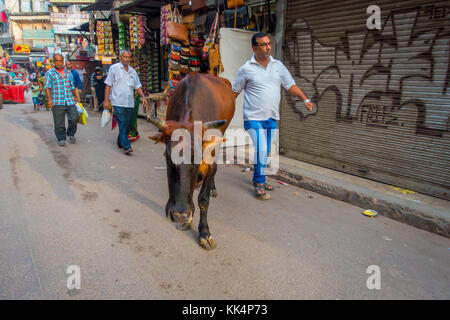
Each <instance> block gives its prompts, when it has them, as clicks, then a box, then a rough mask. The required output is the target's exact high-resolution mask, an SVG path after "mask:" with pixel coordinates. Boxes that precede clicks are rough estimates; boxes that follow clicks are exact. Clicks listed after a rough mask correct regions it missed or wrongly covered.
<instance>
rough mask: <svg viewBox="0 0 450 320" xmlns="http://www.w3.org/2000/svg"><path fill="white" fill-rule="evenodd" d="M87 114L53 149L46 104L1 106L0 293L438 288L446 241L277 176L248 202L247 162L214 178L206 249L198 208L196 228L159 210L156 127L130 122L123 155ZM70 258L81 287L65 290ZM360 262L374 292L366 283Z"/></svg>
mask: <svg viewBox="0 0 450 320" xmlns="http://www.w3.org/2000/svg"><path fill="white" fill-rule="evenodd" d="M88 121H89V122H88V125H87V126H79V127H78V132H77V135H76V136H77V139H78V142H77V143H76V144H75V145H71V144H68V145H66V146H65V147H59V146H57V144H56V139H55V137H54V134H53V120H52V116H51V113H50V112H46V111H40V112H37V113H34V112H32V106H31V105H30V104H28V105H14V104H5V106H4V109H3V110H0V137H1V138H0V163H1V166H0V181H1V187H0V298H1V299H332V300H335V299H449V298H450V239H447V238H444V237H441V236H438V235H436V234H432V233H429V232H426V231H423V230H419V229H416V228H414V227H411V226H408V225H405V224H402V223H399V222H397V221H394V220H391V219H389V218H385V217H382V216H378V217H376V218H368V217H365V216H363V215H362V214H361V211H362V210H363V209H367V208H358V207H355V206H352V205H349V204H347V203H344V202H340V201H336V200H333V199H330V198H327V197H324V196H321V195H318V194H315V193H312V192H309V191H306V190H303V189H299V188H297V187H293V186H282V185H280V184H277V183H276V182H275V181H272V182H273V183H274V185H276V187H277V188H276V190H275V191H274V192H273V193H272V197H273V198H272V199H271V200H269V201H265V202H264V201H259V200H256V199H255V198H254V196H253V193H252V187H251V183H250V181H251V172H243V170H242V168H241V167H238V166H233V165H222V166H220V168H219V170H218V173H217V175H216V186H217V190H218V194H219V197H218V198H217V199H212V200H211V203H210V208H209V215H208V222H209V226H210V230H211V232H212V233H213V235H214V237H215V239H216V241H217V248H216V249H215V250H212V251H205V250H203V249H201V248H200V247H199V245H198V244H197V225H198V220H199V210H198V207H197V209H196V212H195V216H194V223H193V224H194V226H195V229H194V230H189V231H185V232H181V231H178V230H176V228H175V225H174V224H173V223H171V222H169V221H168V220H167V219H166V217H165V213H164V207H165V203H166V201H167V198H168V192H167V183H166V172H165V170H162V169H161V168H160V167H165V160H164V158H163V146H162V145H160V144H159V145H155V144H153V142H152V141H151V140H149V139H147V137H148V136H149V135H151V134H152V133H154V132H155V131H156V129H155V128H154V127H153V126H152V125H151V124H149V123H147V122H146V121H144V120H142V119H139V131H140V133H141V136H142V139H141V140H140V141H138V142H136V143H134V145H133V148H134V150H135V151H134V154H133V155H132V156H131V157H130V156H126V155H124V154H123V153H122V152H121V151H120V150H118V149H117V148H116V147H115V141H116V137H117V133H118V131H117V129H115V130H114V131H113V132H111V129H110V128H101V127H100V116H99V115H94V114H91V115H90V118H89V119H88ZM197 195H198V192H197V191H196V192H195V194H194V197H195V199H196V197H197ZM73 265H75V266H78V267H79V268H80V274H81V279H80V289H79V290H77V289H75V290H69V289H68V286H67V283H68V278H69V277H71V276H72V275H71V274H69V273H67V269H68V267H69V266H73ZM372 265H375V266H378V267H379V271H380V273H379V274H380V278H379V279H380V282H379V284H380V289H368V287H367V280H368V278H369V277H371V276H375V275H376V274H372V273H370V274H368V273H367V269H368V267H369V266H372ZM71 279H72V278H71ZM369 282H370V283H376V282H372V281H369Z"/></svg>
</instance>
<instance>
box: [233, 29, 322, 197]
mask: <svg viewBox="0 0 450 320" xmlns="http://www.w3.org/2000/svg"><path fill="white" fill-rule="evenodd" d="M252 48H253V52H254V53H255V54H254V55H253V57H252V58H251V59H250V60H248V61H247V62H246V63H245V64H244V65H243V66H242V67H241V68H240V69H239V70H238V73H237V75H236V80H235V81H234V83H233V91H234V94H235V96H236V98H237V96H238V95H239V94H240V93H241V91H242V90H244V106H243V109H244V128H245V130H246V131H247V132H248V134H249V135H250V137H251V138H252V141H253V144H254V145H255V154H256V161H255V172H254V174H253V185H254V187H255V195H256V198H258V199H260V200H267V199H270V198H271V196H270V194H269V193H267V192H266V190H269V191H270V190H273V186H272V185H270V184H268V183H266V176H265V173H264V171H265V168H266V166H267V162H268V157H269V154H270V147H271V144H272V138H273V135H274V133H275V132H274V131H272V130H276V129H277V120H280V113H279V107H280V100H281V92H280V91H281V90H280V87H281V86H282V87H283V88H284V89H285V90H286V91H288V92H289V93H291V94H293V95H295V96H297V97H299V98H300V99H302V101H303V102H304V103H305V106H306V108H308V109H309V110H312V109H313V108H314V104H313V103H312V102H311V100H309V99H308V98H307V97H306V95H305V94H304V93H303V91H302V90H301V89H300V88H299V87H298V86H297V85H296V84H295V80H294V79H293V78H292V76H291V74H290V73H289V71H288V70H287V68H286V67H285V66H284V64H283V63H282V62H281V61H279V60H276V59H274V58H272V56H271V53H272V46H271V43H270V37H269V35H268V34H266V33H257V34H255V35H254V36H253V38H252Z"/></svg>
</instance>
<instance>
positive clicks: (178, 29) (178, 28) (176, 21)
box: [166, 7, 189, 43]
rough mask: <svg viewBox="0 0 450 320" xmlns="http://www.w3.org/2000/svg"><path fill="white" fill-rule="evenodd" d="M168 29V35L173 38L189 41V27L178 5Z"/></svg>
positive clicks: (167, 26)
mask: <svg viewBox="0 0 450 320" xmlns="http://www.w3.org/2000/svg"><path fill="white" fill-rule="evenodd" d="M166 31H167V36H168V37H169V38H171V39H173V40H176V41H181V42H183V43H188V42H189V35H188V28H187V26H186V25H185V24H184V23H183V17H182V16H181V14H180V12H179V11H178V8H177V7H175V9H174V11H173V15H172V19H171V20H170V21H169V22H167V25H166Z"/></svg>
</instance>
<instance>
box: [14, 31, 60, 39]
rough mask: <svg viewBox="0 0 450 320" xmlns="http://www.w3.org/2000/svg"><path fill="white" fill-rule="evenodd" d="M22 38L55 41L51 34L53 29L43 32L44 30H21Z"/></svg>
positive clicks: (53, 35)
mask: <svg viewBox="0 0 450 320" xmlns="http://www.w3.org/2000/svg"><path fill="white" fill-rule="evenodd" d="M22 38H23V39H33V40H34V39H55V34H54V33H53V29H50V30H44V29H35V30H33V29H23V30H22Z"/></svg>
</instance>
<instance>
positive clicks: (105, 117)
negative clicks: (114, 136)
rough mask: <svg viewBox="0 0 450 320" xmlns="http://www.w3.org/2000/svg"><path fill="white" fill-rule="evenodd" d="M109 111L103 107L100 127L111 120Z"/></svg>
mask: <svg viewBox="0 0 450 320" xmlns="http://www.w3.org/2000/svg"><path fill="white" fill-rule="evenodd" d="M111 118H112V117H111V112H109V110H107V109H103V113H102V128H104V127H105V126H106V125H107V124H108V123H109V122H110V121H111Z"/></svg>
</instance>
